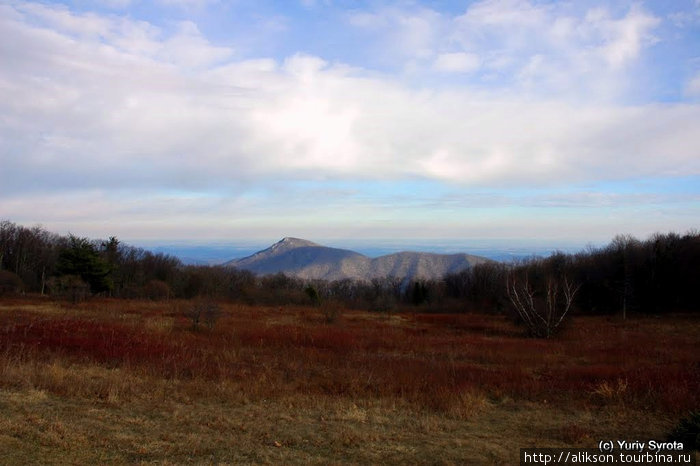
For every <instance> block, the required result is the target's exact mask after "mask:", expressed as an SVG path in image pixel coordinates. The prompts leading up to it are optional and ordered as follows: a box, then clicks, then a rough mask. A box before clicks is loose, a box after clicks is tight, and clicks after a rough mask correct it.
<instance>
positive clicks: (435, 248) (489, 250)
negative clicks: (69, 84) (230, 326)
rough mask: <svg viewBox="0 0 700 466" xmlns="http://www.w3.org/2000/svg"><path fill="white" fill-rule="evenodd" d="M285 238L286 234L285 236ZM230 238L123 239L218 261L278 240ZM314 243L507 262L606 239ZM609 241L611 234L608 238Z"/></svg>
mask: <svg viewBox="0 0 700 466" xmlns="http://www.w3.org/2000/svg"><path fill="white" fill-rule="evenodd" d="M285 238H286V237H285ZM282 239H283V238H279V239H277V240H269V241H267V242H266V241H261V240H247V241H241V240H239V241H230V240H220V241H212V242H191V241H182V240H181V241H173V240H171V241H168V240H152V241H140V242H139V241H136V242H132V241H128V240H124V241H123V242H124V243H126V244H129V245H132V246H135V247H141V248H144V249H146V250H150V251H152V252H156V253H165V254H169V255H172V256H175V257H178V258H179V259H180V260H182V261H183V262H184V263H186V264H199V265H219V264H221V263H223V262H227V261H230V260H234V259H241V258H244V257H248V256H250V255H253V254H255V253H256V252H260V251H262V250H264V249H267V248H269V247H270V246H272V245H273V244H275V243H277V242H279V241H281V240H282ZM299 239H304V240H308V241H312V242H314V243H317V244H318V245H320V246H324V247H329V248H337V249H346V250H351V251H355V252H358V253H360V254H363V255H365V256H368V257H370V258H376V257H379V256H383V255H387V254H393V253H398V252H425V253H435V254H470V255H475V256H482V257H487V258H489V259H492V260H497V261H502V262H509V261H511V260H514V259H521V258H526V257H531V256H540V257H547V256H549V255H551V254H553V253H554V252H559V251H560V252H564V253H567V254H573V253H577V252H581V251H584V250H585V249H586V248H588V247H594V248H599V247H602V246H605V245H607V244H608V243H609V241H608V242H604V243H591V242H589V243H586V244H581V243H579V242H568V241H558V242H551V241H546V240H518V239H499V240H494V239H456V238H453V239H445V238H443V239H441V240H418V239H403V240H400V241H397V240H391V239H381V240H372V239H363V240H357V239H309V238H299ZM610 241H612V238H611V239H610Z"/></svg>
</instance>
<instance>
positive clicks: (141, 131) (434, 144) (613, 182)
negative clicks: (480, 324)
mask: <svg viewBox="0 0 700 466" xmlns="http://www.w3.org/2000/svg"><path fill="white" fill-rule="evenodd" d="M0 37H2V38H4V39H5V40H2V41H0V44H2V45H0V64H2V66H0V114H2V115H3V118H2V119H0V167H1V168H0V217H2V218H8V219H11V220H12V221H13V222H16V223H19V224H24V225H35V224H40V225H42V226H44V227H45V228H47V229H49V230H51V231H55V232H57V233H60V234H66V233H68V232H72V233H75V234H76V235H79V236H86V237H92V238H95V237H108V236H116V237H118V238H128V241H129V242H131V243H138V242H149V241H154V240H158V241H165V240H163V238H171V239H169V240H167V241H201V242H212V241H217V240H218V239H220V238H228V239H229V240H230V241H258V242H262V241H263V240H265V241H267V240H268V239H271V238H276V237H281V235H280V232H284V234H289V235H290V236H297V237H300V238H311V239H313V238H320V239H322V240H324V241H334V242H335V241H341V240H343V239H354V240H356V241H359V242H362V241H365V242H367V241H372V240H373V239H377V238H390V239H392V240H394V241H395V242H396V243H397V244H399V245H400V244H410V243H411V242H415V241H419V242H420V241H426V242H431V241H432V242H440V241H442V240H443V239H444V238H457V239H461V238H464V239H465V241H467V240H469V239H470V238H471V239H473V240H476V239H483V240H490V241H494V242H498V241H500V240H501V239H503V238H518V241H525V242H528V241H538V240H540V239H541V240H543V241H549V242H552V243H566V244H569V243H570V244H583V245H585V244H588V243H592V244H601V243H605V242H608V241H610V240H611V239H612V238H613V237H614V236H616V235H618V234H631V235H634V236H635V237H638V238H647V237H649V236H650V235H652V234H653V233H655V232H662V233H663V232H668V231H679V232H684V231H689V230H691V229H694V228H698V227H700V223H699V222H698V219H700V153H699V152H698V150H699V149H698V148H699V147H700V131H698V128H699V127H700V55H699V54H698V50H699V47H698V45H700V42H699V40H698V37H700V0H678V1H675V2H670V3H669V2H666V1H661V0H647V1H641V2H640V1H638V0H622V1H618V0H615V1H613V0H597V1H596V2H588V1H573V2H557V1H540V0H478V1H475V0H472V1H465V2H450V1H437V2H435V1H430V2H428V1H407V0H379V1H364V0H363V1H359V2H350V3H348V2H344V1H331V0H298V1H276V0H262V1H256V2H250V1H240V2H220V1H211V0H146V1H139V2H135V1H132V0H101V1H99V2H85V1H82V0H55V1H41V2H40V1H26V0H0Z"/></svg>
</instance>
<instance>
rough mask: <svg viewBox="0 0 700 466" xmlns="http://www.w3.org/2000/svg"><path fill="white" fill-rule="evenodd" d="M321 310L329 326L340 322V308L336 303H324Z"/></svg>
mask: <svg viewBox="0 0 700 466" xmlns="http://www.w3.org/2000/svg"><path fill="white" fill-rule="evenodd" d="M320 309H321V314H323V318H324V319H325V321H326V323H328V324H332V323H333V322H335V321H336V320H338V317H339V316H340V306H338V304H336V303H328V302H326V303H323V304H322V305H321V306H320Z"/></svg>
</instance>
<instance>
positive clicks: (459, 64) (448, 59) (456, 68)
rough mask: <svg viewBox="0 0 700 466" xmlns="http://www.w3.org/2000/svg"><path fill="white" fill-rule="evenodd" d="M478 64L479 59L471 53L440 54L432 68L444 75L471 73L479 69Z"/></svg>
mask: <svg viewBox="0 0 700 466" xmlns="http://www.w3.org/2000/svg"><path fill="white" fill-rule="evenodd" d="M480 63H481V60H479V57H478V56H477V55H476V54H473V53H464V52H453V53H441V54H440V55H438V56H437V58H435V61H434V62H433V68H435V69H436V70H437V71H441V72H445V73H471V72H473V71H476V70H477V69H479V65H480Z"/></svg>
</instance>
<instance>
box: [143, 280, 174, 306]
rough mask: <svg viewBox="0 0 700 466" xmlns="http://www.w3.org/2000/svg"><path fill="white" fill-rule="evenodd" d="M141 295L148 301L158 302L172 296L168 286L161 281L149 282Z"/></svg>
mask: <svg viewBox="0 0 700 466" xmlns="http://www.w3.org/2000/svg"><path fill="white" fill-rule="evenodd" d="M143 294H144V296H145V297H147V298H148V299H151V300H153V301H160V300H163V299H168V298H170V296H171V295H172V291H171V289H170V285H168V284H167V283H165V282H164V281H162V280H151V281H149V282H148V283H146V285H144V287H143Z"/></svg>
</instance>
